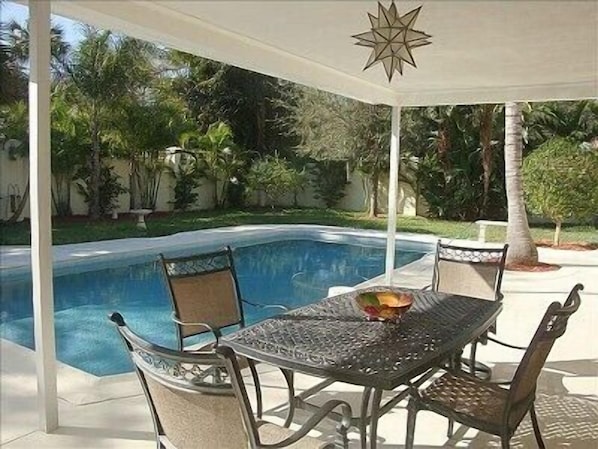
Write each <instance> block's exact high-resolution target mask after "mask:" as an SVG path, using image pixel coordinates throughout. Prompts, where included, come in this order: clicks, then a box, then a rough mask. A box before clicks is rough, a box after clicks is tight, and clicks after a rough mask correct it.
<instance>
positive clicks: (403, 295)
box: [355, 291, 413, 323]
mask: <svg viewBox="0 0 598 449" xmlns="http://www.w3.org/2000/svg"><path fill="white" fill-rule="evenodd" d="M355 303H356V304H357V307H358V308H359V310H361V311H362V312H363V313H364V314H365V316H366V317H367V318H368V320H372V321H389V322H393V323H398V322H399V321H401V319H402V318H403V316H404V315H405V314H406V313H407V311H408V310H409V309H410V308H411V305H412V304H413V295H412V294H411V293H407V292H392V291H381V292H364V293H361V294H360V295H358V296H357V298H355Z"/></svg>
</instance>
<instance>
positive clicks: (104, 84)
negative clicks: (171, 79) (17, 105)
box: [67, 27, 151, 219]
mask: <svg viewBox="0 0 598 449" xmlns="http://www.w3.org/2000/svg"><path fill="white" fill-rule="evenodd" d="M149 48H150V46H148V45H147V44H145V43H141V42H139V41H136V40H134V39H128V38H118V37H116V36H114V35H113V34H112V33H111V32H110V31H98V30H96V29H94V28H91V27H88V28H87V29H86V30H85V38H84V39H83V41H82V42H81V43H80V44H79V46H78V47H77V49H76V50H75V51H74V52H73V55H72V58H71V62H70V64H69V65H68V67H67V70H68V73H69V75H70V80H71V81H72V83H73V86H74V87H75V98H73V100H74V101H75V102H76V103H77V104H78V107H79V108H80V109H81V110H82V111H84V113H85V114H86V115H87V120H88V123H89V128H90V134H91V149H90V154H89V160H88V168H89V171H90V177H89V186H88V190H89V194H90V195H89V196H90V201H89V216H90V218H92V219H97V218H99V217H100V213H101V207H100V183H101V170H102V162H101V159H102V154H101V153H102V151H101V150H102V143H103V142H102V137H101V135H102V132H103V131H104V130H105V127H106V124H107V122H109V119H110V115H111V111H110V109H111V108H114V107H115V106H116V105H117V104H118V102H120V101H122V100H123V98H126V97H128V96H131V95H134V94H135V93H137V89H138V88H139V86H141V85H144V84H145V83H147V82H148V79H149V78H150V77H151V74H150V70H149V68H148V67H149V66H150V64H149V62H148V61H149Z"/></svg>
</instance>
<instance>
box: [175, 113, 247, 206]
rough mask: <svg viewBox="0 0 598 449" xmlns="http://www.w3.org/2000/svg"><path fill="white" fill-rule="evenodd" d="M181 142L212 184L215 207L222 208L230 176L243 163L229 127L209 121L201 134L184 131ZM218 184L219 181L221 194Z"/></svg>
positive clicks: (234, 173)
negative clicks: (193, 155) (209, 123)
mask: <svg viewBox="0 0 598 449" xmlns="http://www.w3.org/2000/svg"><path fill="white" fill-rule="evenodd" d="M180 144H181V147H182V148H184V149H185V150H186V151H188V152H191V153H195V154H196V155H197V159H198V160H199V162H200V166H201V167H202V169H201V171H202V172H203V175H204V176H205V177H206V178H207V179H208V180H209V181H210V182H211V183H212V186H213V193H212V195H213V201H214V207H223V206H224V205H225V204H226V192H227V189H228V185H229V184H230V181H231V179H232V178H233V177H234V176H235V175H236V174H237V172H238V171H239V170H240V169H241V168H242V167H243V166H244V165H245V162H244V160H243V158H242V154H241V153H240V151H239V149H238V148H237V147H236V146H235V143H234V141H233V132H232V130H231V128H230V126H228V125H227V124H226V123H223V122H217V123H213V124H211V125H210V126H209V127H208V130H207V132H206V133H205V134H203V135H201V134H199V133H198V132H187V133H184V134H183V135H182V136H181V139H180ZM218 183H221V184H222V185H221V192H222V193H220V194H219V193H218Z"/></svg>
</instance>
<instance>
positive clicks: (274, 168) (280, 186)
mask: <svg viewBox="0 0 598 449" xmlns="http://www.w3.org/2000/svg"><path fill="white" fill-rule="evenodd" d="M297 173H298V171H297V170H296V169H295V168H293V167H291V166H290V164H289V162H288V161H287V160H286V159H283V158H281V157H279V156H278V155H277V154H275V155H274V156H266V157H264V158H262V159H260V160H258V161H257V162H255V163H254V164H253V165H252V166H251V168H250V169H249V172H248V173H247V179H246V183H247V190H248V192H250V193H257V194H258V196H259V195H264V196H265V198H264V199H265V200H266V201H267V203H269V205H270V206H272V207H274V205H275V204H276V203H277V202H278V201H279V200H280V197H281V196H283V195H284V194H286V193H290V192H292V191H293V189H294V188H296V182H297Z"/></svg>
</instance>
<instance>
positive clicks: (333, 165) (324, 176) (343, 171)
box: [312, 161, 347, 207]
mask: <svg viewBox="0 0 598 449" xmlns="http://www.w3.org/2000/svg"><path fill="white" fill-rule="evenodd" d="M313 175H314V176H313V179H312V185H313V187H314V190H315V191H316V193H315V195H314V198H315V199H317V200H322V201H323V202H324V204H325V205H326V207H334V206H336V205H337V204H338V202H339V201H340V200H341V199H343V197H344V196H345V185H346V184H347V167H346V164H345V162H342V161H319V162H316V163H314V165H313Z"/></svg>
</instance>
